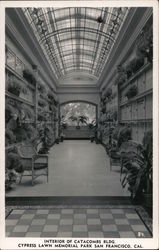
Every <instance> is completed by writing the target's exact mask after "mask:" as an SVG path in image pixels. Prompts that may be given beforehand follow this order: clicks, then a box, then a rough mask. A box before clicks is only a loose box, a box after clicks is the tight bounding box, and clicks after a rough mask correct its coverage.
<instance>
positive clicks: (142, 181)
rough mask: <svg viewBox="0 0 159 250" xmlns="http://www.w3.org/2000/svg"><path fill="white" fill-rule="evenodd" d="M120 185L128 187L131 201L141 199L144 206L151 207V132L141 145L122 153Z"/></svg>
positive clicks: (146, 135)
mask: <svg viewBox="0 0 159 250" xmlns="http://www.w3.org/2000/svg"><path fill="white" fill-rule="evenodd" d="M121 184H122V186H123V188H125V187H126V186H127V187H128V190H129V191H130V193H131V198H132V200H137V201H141V200H142V199H143V200H144V202H145V206H152V131H149V132H147V133H146V134H145V136H144V139H143V144H137V146H136V149H134V150H131V151H129V150H128V151H127V152H125V153H124V155H123V160H122V166H121ZM148 199H149V201H148ZM147 201H148V203H147Z"/></svg>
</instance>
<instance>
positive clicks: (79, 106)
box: [59, 101, 97, 139]
mask: <svg viewBox="0 0 159 250" xmlns="http://www.w3.org/2000/svg"><path fill="white" fill-rule="evenodd" d="M59 114H60V133H62V134H64V136H65V138H66V139H88V138H90V136H91V135H93V134H94V133H95V128H96V123H97V122H96V121H97V105H96V104H94V103H91V102H86V101H69V102H65V103H62V104H61V105H60V112H59Z"/></svg>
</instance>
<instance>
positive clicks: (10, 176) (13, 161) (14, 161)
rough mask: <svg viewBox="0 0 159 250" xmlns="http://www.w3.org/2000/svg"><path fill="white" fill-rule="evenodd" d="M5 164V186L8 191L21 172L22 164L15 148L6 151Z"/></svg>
mask: <svg viewBox="0 0 159 250" xmlns="http://www.w3.org/2000/svg"><path fill="white" fill-rule="evenodd" d="M5 166H6V169H5V188H6V191H9V190H10V189H12V186H13V184H14V183H16V181H17V178H18V176H19V174H20V173H22V172H23V165H22V162H21V159H20V156H19V155H18V154H17V152H15V150H12V151H11V152H6V164H5Z"/></svg>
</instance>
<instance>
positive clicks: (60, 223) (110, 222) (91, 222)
mask: <svg viewBox="0 0 159 250" xmlns="http://www.w3.org/2000/svg"><path fill="white" fill-rule="evenodd" d="M141 235H142V237H144V238H150V237H151V235H150V233H149V231H148V230H147V228H146V226H145V225H144V223H143V222H142V220H141V219H140V217H139V215H138V214H137V212H136V210H135V209H134V208H132V209H130V208H123V209H121V208H120V209H116V208H113V209H111V208H109V209H104V208H73V209H72V208H67V209H66V208H58V209H55V208H53V209H13V210H12V211H11V213H10V214H9V216H8V217H7V219H6V237H77V238H83V237H90V238H93V237H95V238H103V237H104V238H127V237H128V238H138V237H139V236H140V237H141Z"/></svg>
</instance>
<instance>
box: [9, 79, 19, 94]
mask: <svg viewBox="0 0 159 250" xmlns="http://www.w3.org/2000/svg"><path fill="white" fill-rule="evenodd" d="M8 91H9V92H10V93H12V94H14V95H16V96H19V95H20V91H21V84H20V82H19V81H16V79H15V78H12V79H10V80H9V81H8Z"/></svg>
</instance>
